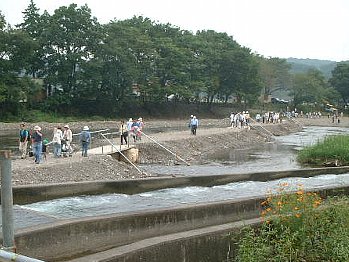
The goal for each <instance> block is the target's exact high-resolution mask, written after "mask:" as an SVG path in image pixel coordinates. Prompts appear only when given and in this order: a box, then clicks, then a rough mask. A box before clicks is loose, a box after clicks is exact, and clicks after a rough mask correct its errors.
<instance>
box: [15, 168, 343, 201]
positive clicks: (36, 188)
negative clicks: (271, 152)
mask: <svg viewBox="0 0 349 262" xmlns="http://www.w3.org/2000/svg"><path fill="white" fill-rule="evenodd" d="M346 172H349V167H328V168H313V169H301V170H290V171H275V172H259V173H246V174H231V175H212V176H205V175H202V176H192V177H174V178H173V177H156V178H147V179H138V180H122V181H93V182H76V183H69V184H68V183H63V184H52V185H31V186H15V187H14V188H13V199H14V203H15V204H27V203H33V202H38V201H45V200H50V199H55V198H61V197H68V196H75V195H96V194H106V193H125V194H135V193H141V192H146V191H151V190H156V189H162V188H169V187H183V186H214V185H223V184H227V183H232V182H237V181H249V180H250V181H270V180H275V179H280V178H284V177H310V176H316V175H320V174H341V173H346Z"/></svg>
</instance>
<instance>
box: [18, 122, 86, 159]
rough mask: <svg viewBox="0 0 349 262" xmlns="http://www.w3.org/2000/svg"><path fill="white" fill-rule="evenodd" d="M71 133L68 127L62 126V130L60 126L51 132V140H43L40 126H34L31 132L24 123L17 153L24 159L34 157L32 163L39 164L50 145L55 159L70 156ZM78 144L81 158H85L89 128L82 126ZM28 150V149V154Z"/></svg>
mask: <svg viewBox="0 0 349 262" xmlns="http://www.w3.org/2000/svg"><path fill="white" fill-rule="evenodd" d="M72 141H73V132H72V131H71V129H70V128H69V125H64V127H63V130H62V127H61V126H57V127H55V128H54V130H53V137H52V140H51V141H49V140H48V139H47V138H45V139H44V135H43V133H42V131H41V127H40V126H37V125H36V126H34V128H33V130H29V129H27V128H26V125H25V123H22V124H21V125H20V131H19V151H20V155H21V158H22V159H24V158H26V157H27V155H29V156H33V157H34V162H35V163H36V164H39V163H41V162H42V160H43V159H45V158H46V154H47V146H49V145H52V147H53V156H54V157H55V158H59V157H62V156H63V157H68V156H70V157H71V156H72V153H73V146H72ZM79 142H80V144H81V152H82V156H84V157H86V156H87V150H88V148H89V145H90V142H91V133H90V132H89V127H88V126H84V127H83V129H82V131H81V133H79ZM28 148H29V149H30V150H29V152H28Z"/></svg>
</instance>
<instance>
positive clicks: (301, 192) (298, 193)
mask: <svg viewBox="0 0 349 262" xmlns="http://www.w3.org/2000/svg"><path fill="white" fill-rule="evenodd" d="M296 194H297V195H303V194H304V191H303V190H298V191H297V192H296Z"/></svg>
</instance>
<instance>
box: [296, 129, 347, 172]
mask: <svg viewBox="0 0 349 262" xmlns="http://www.w3.org/2000/svg"><path fill="white" fill-rule="evenodd" d="M297 160H298V161H299V162H300V163H302V164H309V165H312V166H323V165H325V163H332V162H333V163H334V162H337V163H338V165H348V164H349V136H348V135H335V136H329V137H327V138H325V139H324V141H322V142H318V143H317V144H316V145H313V146H309V147H305V148H304V149H303V150H301V151H300V152H299V153H298V156H297Z"/></svg>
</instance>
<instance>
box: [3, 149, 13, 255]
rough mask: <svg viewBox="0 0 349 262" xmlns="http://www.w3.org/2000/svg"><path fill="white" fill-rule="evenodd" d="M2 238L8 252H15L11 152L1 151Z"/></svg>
mask: <svg viewBox="0 0 349 262" xmlns="http://www.w3.org/2000/svg"><path fill="white" fill-rule="evenodd" d="M0 165H1V169H0V173H1V215H2V236H3V237H2V238H3V246H4V248H5V249H6V250H8V251H12V252H15V251H16V247H15V240H14V229H13V196H12V172H11V171H12V170H11V169H12V166H11V165H12V163H11V151H10V150H0Z"/></svg>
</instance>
